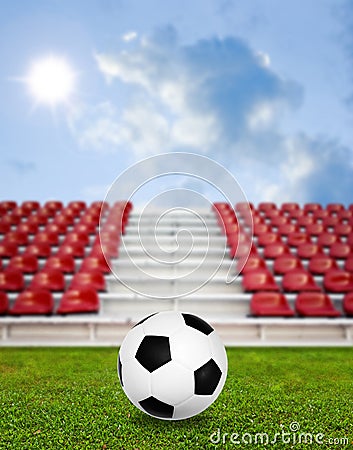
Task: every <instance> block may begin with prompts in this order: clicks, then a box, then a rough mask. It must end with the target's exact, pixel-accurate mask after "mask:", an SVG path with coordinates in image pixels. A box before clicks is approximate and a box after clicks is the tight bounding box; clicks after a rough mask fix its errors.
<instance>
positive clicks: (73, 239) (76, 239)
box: [63, 232, 89, 246]
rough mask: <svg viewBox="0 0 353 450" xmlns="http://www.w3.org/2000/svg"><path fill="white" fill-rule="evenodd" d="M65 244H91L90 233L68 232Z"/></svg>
mask: <svg viewBox="0 0 353 450" xmlns="http://www.w3.org/2000/svg"><path fill="white" fill-rule="evenodd" d="M63 243H64V244H82V245H83V246H86V245H88V244H89V235H88V234H87V233H76V232H72V233H68V234H67V235H66V236H65V239H64V242H63Z"/></svg>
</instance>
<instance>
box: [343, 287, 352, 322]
mask: <svg viewBox="0 0 353 450" xmlns="http://www.w3.org/2000/svg"><path fill="white" fill-rule="evenodd" d="M343 311H344V312H345V313H346V314H347V316H353V291H352V292H348V293H347V294H346V295H345V296H344V298H343Z"/></svg>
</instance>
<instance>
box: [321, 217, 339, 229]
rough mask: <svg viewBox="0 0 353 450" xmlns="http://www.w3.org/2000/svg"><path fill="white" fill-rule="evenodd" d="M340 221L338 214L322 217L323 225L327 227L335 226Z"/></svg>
mask: <svg viewBox="0 0 353 450" xmlns="http://www.w3.org/2000/svg"><path fill="white" fill-rule="evenodd" d="M338 223H339V218H338V217H337V216H328V217H325V218H324V219H322V225H323V226H324V228H325V229H328V228H333V227H335V226H336V225H337V224H338Z"/></svg>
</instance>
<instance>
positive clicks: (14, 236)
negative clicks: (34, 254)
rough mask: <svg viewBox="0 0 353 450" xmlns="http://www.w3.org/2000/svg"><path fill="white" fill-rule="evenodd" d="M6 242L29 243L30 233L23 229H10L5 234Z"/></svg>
mask: <svg viewBox="0 0 353 450" xmlns="http://www.w3.org/2000/svg"><path fill="white" fill-rule="evenodd" d="M4 242H12V243H14V244H16V245H17V246H19V245H27V244H28V235H27V233H24V232H23V231H17V230H16V231H9V232H8V233H6V234H5V237H4Z"/></svg>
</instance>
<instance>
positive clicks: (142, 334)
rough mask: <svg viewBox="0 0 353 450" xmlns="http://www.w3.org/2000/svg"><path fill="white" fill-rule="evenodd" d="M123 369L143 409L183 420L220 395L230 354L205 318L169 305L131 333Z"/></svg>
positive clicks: (125, 383)
mask: <svg viewBox="0 0 353 450" xmlns="http://www.w3.org/2000/svg"><path fill="white" fill-rule="evenodd" d="M118 373H119V379H120V383H121V386H122V388H123V390H124V392H125V394H126V395H127V397H128V398H129V399H130V400H131V401H132V403H133V404H134V405H135V406H137V407H138V408H139V409H141V410H142V411H143V412H145V413H147V414H149V415H151V416H153V417H157V418H159V419H164V420H181V419H186V418H189V417H192V416H195V415H197V414H199V413H200V412H202V411H204V410H205V409H206V408H208V407H209V406H210V405H211V404H212V403H213V402H214V401H215V400H216V398H217V397H218V395H219V394H220V392H221V391H222V388H223V386H224V383H225V380H226V377H227V355H226V351H225V348H224V345H223V343H222V341H221V339H220V338H219V336H218V335H217V333H216V331H215V330H214V329H213V328H212V327H211V326H210V325H209V324H208V323H207V322H206V321H204V320H203V319H201V318H200V317H198V316H195V315H193V314H189V313H181V312H177V311H164V312H160V313H156V314H152V315H151V316H148V317H146V318H144V319H143V320H141V321H140V322H139V323H138V324H136V325H135V327H134V328H132V330H130V331H129V333H128V334H127V335H126V337H125V339H124V341H123V343H122V345H121V348H120V351H119V356H118Z"/></svg>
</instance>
